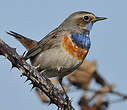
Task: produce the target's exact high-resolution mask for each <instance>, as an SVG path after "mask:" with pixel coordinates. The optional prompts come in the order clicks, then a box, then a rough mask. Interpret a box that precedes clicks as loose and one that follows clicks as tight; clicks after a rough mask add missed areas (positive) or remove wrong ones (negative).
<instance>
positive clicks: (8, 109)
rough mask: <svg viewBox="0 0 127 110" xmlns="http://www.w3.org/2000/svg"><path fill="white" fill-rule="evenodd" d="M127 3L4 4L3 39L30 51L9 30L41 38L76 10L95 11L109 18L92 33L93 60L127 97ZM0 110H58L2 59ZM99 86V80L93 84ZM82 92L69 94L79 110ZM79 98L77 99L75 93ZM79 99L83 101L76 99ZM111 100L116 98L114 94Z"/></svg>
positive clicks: (3, 0) (17, 0) (0, 3)
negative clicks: (78, 102) (36, 92)
mask: <svg viewBox="0 0 127 110" xmlns="http://www.w3.org/2000/svg"><path fill="white" fill-rule="evenodd" d="M126 4H127V1H126V0H45V1H44V0H0V38H1V39H3V40H4V41H6V42H7V43H8V44H9V45H11V46H12V47H16V46H18V48H17V51H18V53H20V54H22V53H23V52H24V51H25V48H23V46H22V45H21V44H20V43H19V42H17V41H16V40H15V39H13V38H12V37H10V36H8V35H7V34H6V33H5V32H6V31H8V30H13V31H16V32H18V33H20V34H23V35H26V36H30V37H31V38H32V39H36V40H40V39H42V37H43V36H45V35H46V34H47V33H49V32H50V31H51V30H53V29H54V28H55V27H56V26H58V25H59V24H60V23H61V22H62V21H63V20H64V19H65V18H66V17H68V15H69V14H71V13H72V12H75V11H80V10H84V11H90V12H93V13H94V14H95V15H97V16H105V17H107V18H109V19H108V20H105V21H101V22H98V23H96V24H94V26H93V29H92V32H91V35H90V37H91V42H92V45H91V49H90V52H89V54H88V56H87V59H88V60H96V61H97V63H98V70H99V72H100V73H101V74H102V75H103V76H104V77H105V78H106V79H107V80H108V82H110V83H114V84H116V90H118V91H121V92H123V93H127V87H126V84H127V67H126V66H127V65H126V63H127V60H126V56H127V51H126V50H127V49H126V47H127V35H126V32H127V28H126V25H127V12H126V10H127V5H126ZM0 62H1V65H0V66H1V67H0V68H1V72H0V87H1V90H0V110H17V109H18V110H35V109H36V110H47V109H48V110H55V107H54V105H51V106H48V105H43V104H42V103H41V102H40V100H39V99H38V97H37V95H35V93H34V91H32V92H30V89H31V86H28V85H27V84H24V83H23V82H24V81H25V78H20V72H19V71H18V70H17V69H13V70H12V71H10V68H11V64H10V63H9V61H8V60H6V58H4V57H0ZM93 83H94V82H93ZM80 93H81V92H80V91H79V90H78V92H74V93H72V94H69V95H70V97H73V100H74V101H73V106H74V107H75V108H76V110H78V107H77V106H76V104H75V100H77V99H78V98H79V97H80ZM75 94H76V95H75ZM75 96H77V97H75ZM107 98H109V99H111V98H110V96H108V97H107ZM126 105H127V102H122V103H117V104H113V105H111V106H110V107H109V109H110V110H119V109H123V110H125V109H126Z"/></svg>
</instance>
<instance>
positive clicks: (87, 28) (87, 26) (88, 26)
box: [86, 22, 93, 31]
mask: <svg viewBox="0 0 127 110" xmlns="http://www.w3.org/2000/svg"><path fill="white" fill-rule="evenodd" d="M92 26H93V22H90V23H88V24H86V30H88V31H90V30H91V29H92Z"/></svg>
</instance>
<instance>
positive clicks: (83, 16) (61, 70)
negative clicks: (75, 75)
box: [7, 11, 107, 89]
mask: <svg viewBox="0 0 127 110" xmlns="http://www.w3.org/2000/svg"><path fill="white" fill-rule="evenodd" d="M105 19H107V18H106V17H97V16H95V15H94V14H93V13H91V12H86V11H77V12H74V13H72V14H71V15H70V16H69V17H68V18H66V19H65V20H64V21H63V22H62V23H61V24H60V25H59V26H58V27H57V28H55V29H54V30H53V31H51V32H50V33H49V34H47V35H46V36H45V37H44V38H42V39H41V40H40V41H36V40H32V39H30V38H27V37H24V36H23V35H20V34H18V33H16V32H14V31H9V32H7V33H8V34H9V35H11V36H13V37H15V38H16V39H17V40H18V41H20V42H21V43H22V44H23V45H24V47H25V48H26V49H27V50H28V52H27V53H26V55H25V56H24V59H25V60H27V59H30V61H31V64H32V65H33V66H35V67H37V69H38V71H39V72H41V71H43V70H44V71H43V72H42V74H45V75H46V76H47V77H48V78H52V77H58V80H59V82H60V84H61V86H62V79H63V78H64V77H65V76H66V75H69V74H70V73H72V72H73V71H74V70H76V69H77V68H78V67H79V66H80V65H81V64H82V63H83V61H84V59H85V57H86V55H87V54H88V52H89V49H90V46H91V41H90V37H89V35H90V31H91V29H92V26H93V24H94V23H95V22H97V21H101V20H105ZM62 88H63V86H62ZM63 89H64V88H63Z"/></svg>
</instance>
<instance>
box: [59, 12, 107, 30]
mask: <svg viewBox="0 0 127 110" xmlns="http://www.w3.org/2000/svg"><path fill="white" fill-rule="evenodd" d="M104 19H107V18H105V17H96V16H95V15H94V14H93V13H90V12H85V11H78V12H75V13H72V14H71V15H70V16H69V17H68V18H67V19H65V20H64V22H63V23H62V24H61V25H60V26H59V27H61V28H64V29H72V30H74V31H75V30H78V31H81V32H82V31H83V30H87V31H90V30H91V28H92V25H93V24H94V23H95V22H96V21H100V20H104ZM87 24H88V25H87Z"/></svg>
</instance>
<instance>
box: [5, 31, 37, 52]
mask: <svg viewBox="0 0 127 110" xmlns="http://www.w3.org/2000/svg"><path fill="white" fill-rule="evenodd" d="M7 34H9V35H11V36H13V37H14V38H16V39H17V40H18V41H19V42H20V43H21V44H23V46H24V47H25V48H26V49H27V50H30V49H31V48H32V47H33V46H34V45H35V44H37V41H35V40H32V39H30V38H26V37H24V36H22V35H20V34H18V33H16V32H13V31H9V32H7Z"/></svg>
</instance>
